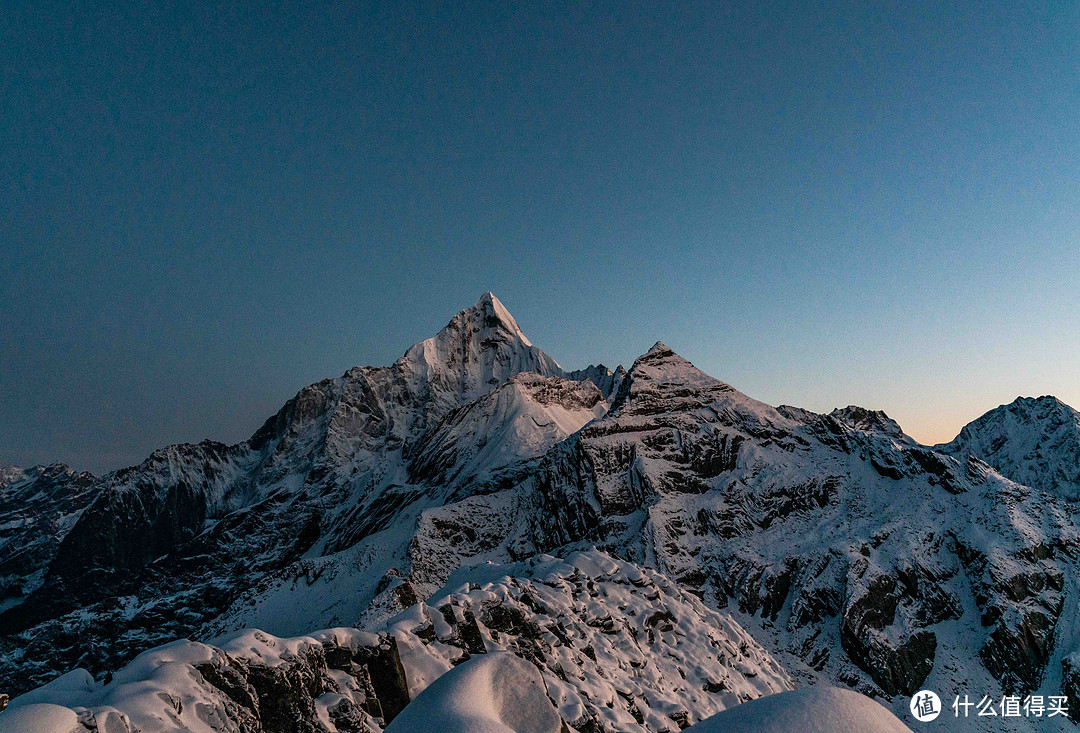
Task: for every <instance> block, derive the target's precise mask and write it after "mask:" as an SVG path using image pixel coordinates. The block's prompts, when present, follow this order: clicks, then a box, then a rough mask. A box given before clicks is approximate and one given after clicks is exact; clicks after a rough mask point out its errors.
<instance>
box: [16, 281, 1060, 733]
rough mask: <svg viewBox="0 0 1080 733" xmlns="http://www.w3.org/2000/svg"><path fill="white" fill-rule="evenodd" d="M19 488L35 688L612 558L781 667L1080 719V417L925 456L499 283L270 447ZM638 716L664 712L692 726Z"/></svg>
mask: <svg viewBox="0 0 1080 733" xmlns="http://www.w3.org/2000/svg"><path fill="white" fill-rule="evenodd" d="M0 486H2V489H0V511H2V512H3V517H2V519H0V690H3V691H5V692H11V693H21V692H25V691H27V690H29V689H31V688H33V687H36V686H37V685H40V684H42V683H44V682H47V681H49V680H50V679H52V678H54V677H56V676H57V675H59V674H61V673H65V672H69V671H71V670H73V669H75V668H83V669H86V670H88V672H89V674H90V675H92V676H97V677H98V678H99V679H100V678H101V677H102V676H103V675H105V674H107V673H109V672H115V671H116V670H119V669H120V668H121V667H123V666H124V665H125V664H126V663H128V662H129V661H131V660H132V659H133V658H134V657H135V656H136V655H138V654H139V653H141V652H143V651H145V650H147V649H149V648H151V647H154V646H156V645H159V644H162V643H165V642H170V641H173V640H175V639H180V638H187V639H191V640H195V641H200V642H206V641H209V642H212V641H213V640H215V639H223V638H226V637H228V636H229V635H231V634H233V633H235V632H237V631H239V630H241V629H245V628H259V629H264V630H265V631H266V632H267V633H268V634H270V635H273V636H276V637H283V638H288V637H303V636H304V635H306V634H310V633H312V632H313V630H315V629H322V628H332V627H360V628H364V629H367V630H379V629H382V630H383V633H384V634H391V631H390V630H388V628H387V627H386V626H385V625H386V624H387V622H388V620H389V619H391V618H396V617H398V615H399V614H402V613H404V612H407V611H409V609H410V608H425V607H418V606H415V604H417V603H418V602H420V601H424V600H427V599H429V598H430V596H431V595H432V594H433V593H436V592H437V591H439V590H440V589H442V588H443V587H444V586H445V585H446V584H447V583H448V582H451V581H452V580H454V573H455V572H456V571H458V570H459V568H467V567H479V566H482V565H483V564H484V563H487V562H496V563H515V562H528V561H530V559H531V558H535V557H537V556H538V555H540V554H541V553H549V554H551V555H557V556H560V557H566V556H568V555H569V554H571V553H573V552H575V551H578V550H590V551H591V548H599V549H600V550H603V551H606V552H608V553H611V554H613V555H615V556H617V557H619V558H623V560H624V561H626V562H629V563H633V564H634V565H635V566H637V567H641V568H647V569H650V570H651V571H655V572H657V573H659V574H660V575H661V576H662V577H664V578H667V579H670V582H671V583H672V584H673V587H677V588H679V589H681V591H680V592H684V593H687V594H690V595H691V596H696V597H697V598H699V599H700V600H701V602H702V603H703V604H704V606H703V607H707V608H712V609H717V610H720V611H722V612H723V618H724V619H728V620H730V621H731V623H735V624H737V625H740V632H741V633H745V634H749V636H750V637H753V638H752V641H754V642H755V643H756V644H759V645H760V646H761V647H763V648H764V650H767V653H768V654H769V655H770V657H769V658H770V659H771V660H774V661H775V663H776V664H777V665H778V667H777V669H780V667H783V668H785V669H786V672H785V671H783V670H780V671H779V672H778V675H777V676H776V679H777V680H788V681H792V680H793V681H794V682H793V683H794V684H796V685H801V684H806V683H809V682H811V681H824V682H829V683H832V684H838V685H841V686H844V687H849V688H853V689H856V690H859V691H862V692H866V693H869V694H872V695H876V696H878V697H880V698H882V699H884V700H886V702H888V701H889V700H892V706H893V709H894V710H895V711H903V710H904V709H906V707H905V706H906V699H903V696H905V695H909V694H910V693H912V692H913V691H915V690H917V689H920V688H921V687H932V688H935V689H941V690H963V689H970V690H974V691H976V692H977V694H980V695H982V694H995V693H997V694H999V695H1000V694H1002V693H1003V692H1014V693H1022V692H1027V691H1038V692H1043V693H1044V694H1047V695H1056V694H1058V693H1059V691H1060V692H1062V693H1066V694H1069V695H1070V702H1071V703H1072V704H1073V705H1075V708H1074V709H1075V710H1076V711H1078V712H1080V697H1077V695H1078V693H1080V684H1078V681H1080V669H1078V665H1077V664H1076V662H1075V659H1076V657H1074V656H1072V653H1073V652H1075V651H1077V650H1078V649H1080V629H1078V628H1076V626H1075V618H1076V616H1077V613H1076V608H1077V601H1078V598H1080V595H1078V587H1080V586H1078V582H1077V560H1076V552H1077V549H1078V547H1080V532H1078V528H1077V525H1078V512H1077V506H1076V504H1075V503H1074V502H1075V501H1076V499H1077V498H1078V497H1080V415H1078V413H1077V412H1076V411H1075V410H1072V409H1071V408H1069V407H1068V406H1066V405H1064V404H1062V403H1060V402H1059V401H1057V400H1055V399H1053V398H1048V397H1044V398H1040V399H1038V400H1017V401H1016V402H1014V403H1013V404H1011V405H1008V406H1005V407H1002V408H998V409H997V410H994V411H991V412H990V413H988V414H987V415H985V416H983V417H982V418H980V419H979V420H976V421H975V422H973V423H972V424H971V425H969V426H968V427H966V428H964V430H963V432H961V434H960V436H958V438H957V439H956V440H955V441H953V442H952V443H949V444H946V445H942V446H936V447H928V446H922V445H919V444H917V443H916V442H915V441H913V440H912V439H910V438H909V437H908V436H906V435H905V434H904V433H903V431H902V430H901V429H900V427H899V426H898V425H897V424H896V423H895V422H893V421H892V420H890V419H889V418H888V417H887V416H885V415H884V414H883V413H881V412H875V411H871V410H866V409H862V408H858V407H848V408H844V409H840V410H835V411H833V412H832V413H830V414H816V413H812V412H809V411H806V410H802V409H799V408H794V407H787V406H780V407H771V406H769V405H766V404H764V403H761V402H758V401H756V400H754V399H751V398H750V397H747V396H746V395H743V394H742V393H740V392H738V391H737V390H735V389H734V388H732V387H730V386H728V385H727V384H724V383H723V382H720V381H719V380H716V379H714V378H712V377H710V376H708V375H706V374H704V373H703V372H701V371H700V370H698V369H696V368H695V367H694V366H693V365H692V364H690V363H689V362H688V361H686V360H685V359H683V358H681V357H680V356H678V355H677V354H676V353H675V352H673V351H672V350H671V349H669V348H668V347H667V346H665V345H664V344H662V343H657V344H656V345H655V346H654V347H653V348H652V349H650V350H649V351H648V352H647V353H646V354H644V355H642V356H641V357H640V358H639V359H637V360H636V361H635V363H634V364H633V366H632V367H631V368H630V369H629V370H623V369H622V368H621V367H620V368H618V369H615V370H611V369H608V368H606V367H604V366H592V367H589V368H587V369H584V370H580V371H574V372H570V371H566V370H565V369H563V368H562V367H561V366H560V365H559V364H558V363H557V362H556V361H555V360H554V359H552V358H551V357H550V356H548V355H547V354H545V353H544V352H543V351H541V350H540V349H538V348H537V347H535V346H533V345H532V344H531V343H530V342H529V340H528V339H527V338H526V337H525V336H524V334H523V333H522V332H521V330H520V329H519V328H518V325H517V323H516V322H515V321H514V318H513V317H512V316H511V315H510V313H509V312H508V311H507V310H506V308H505V307H503V305H502V304H501V303H500V302H499V301H498V299H496V298H495V297H494V296H492V295H491V294H490V293H487V294H485V295H484V296H483V297H482V298H481V299H480V301H479V302H478V303H477V304H476V305H474V306H473V307H471V308H468V309H466V310H464V311H462V312H461V313H459V314H458V315H456V316H454V318H453V319H451V321H450V322H449V323H448V324H447V326H446V327H445V328H444V329H443V330H442V331H440V332H439V333H438V334H437V335H436V336H434V337H433V338H431V339H428V340H426V341H422V342H420V343H418V344H416V345H414V346H412V347H411V348H410V349H408V351H406V353H405V355H404V356H403V357H402V358H401V359H399V360H398V361H397V362H395V363H394V364H393V365H391V366H389V367H357V368H354V369H351V370H349V371H348V372H346V373H345V374H343V375H342V376H341V377H338V378H336V379H328V380H325V381H322V382H319V383H317V384H313V385H311V386H309V387H306V388H304V389H303V390H301V391H300V392H299V393H298V394H297V395H296V396H295V397H294V398H293V399H291V400H290V401H289V402H288V403H286V405H285V406H284V407H282V409H281V410H280V411H279V412H278V413H277V414H276V415H274V416H273V417H271V418H270V419H269V420H268V421H267V422H266V423H265V424H264V425H263V426H262V427H261V428H260V429H259V430H258V431H257V432H256V433H255V434H254V435H253V436H252V437H251V438H250V439H249V440H247V441H245V442H243V443H240V444H237V445H233V446H226V445H222V444H219V443H212V442H203V443H199V444H194V445H192V444H187V445H177V446H170V447H168V448H164V449H162V450H160V451H157V452H155V453H154V454H152V455H151V456H150V457H149V458H147V460H146V461H144V462H143V463H142V464H140V465H138V466H134V467H131V468H126V469H123V470H120V471H116V472H114V473H111V474H108V475H106V476H103V477H100V478H95V477H93V476H90V475H89V474H85V473H75V472H73V471H70V470H68V469H66V468H64V467H62V466H50V467H39V468H34V469H29V470H17V469H4V472H3V473H2V474H0ZM516 602H520V603H525V602H524V601H521V600H520V598H519V599H517V601H516ZM582 604H583V608H582V610H580V613H582V614H585V615H587V613H586V611H587V605H588V604H586V603H585V602H584V601H582ZM526 605H527V604H526ZM426 608H428V610H427V611H418V612H417V613H421V612H422V613H426V614H428V615H429V616H430V610H431V609H430V607H426ZM570 608H571V609H572V610H573V609H575V608H576V606H574V604H570ZM574 612H577V611H574ZM455 613H457V612H455ZM462 613H463V611H462ZM470 613H472V614H473V615H474V616H476V617H480V616H482V612H477V611H470ZM616 615H617V614H616ZM584 617H585V616H583V618H584ZM438 618H439V614H436V615H435V616H434V617H432V621H431V622H432V624H434V627H438V626H439V622H438ZM454 618H455V619H457V620H458V621H459V622H463V619H464V618H465V617H464V616H461V615H460V614H459V615H457V616H455V617H454ZM701 618H704V616H702V617H701ZM490 620H491V619H489V621H490ZM661 622H664V623H667V622H666V621H663V619H661V620H660V621H657V622H656V623H658V624H659V623H661ZM699 622H700V623H716V622H715V621H699ZM479 623H480V626H479V627H478V628H479V629H493V628H496V627H497V625H498V623H500V622H499V621H498V620H497V619H496V620H495V621H494V622H493V623H494V624H495V625H494V626H488V625H486V624H487V623H488V622H487V621H483V620H482V621H480V622H479ZM613 623H614V622H613ZM742 630H745V631H742ZM609 631H610V633H612V634H614V635H620V634H628V633H630V632H629V631H627V630H625V629H621V628H618V627H617V626H613V627H612V629H610V630H609ZM402 633H404V632H402ZM410 633H412V632H410ZM496 633H498V632H497V631H496ZM640 633H644V631H642V632H640ZM519 636H520V635H519ZM268 638H269V637H268ZM350 638H352V637H350ZM395 638H397V640H398V643H399V644H400V643H402V641H403V639H404V638H405V637H404V636H399V637H395ZM748 638H749V637H748ZM320 639H322V637H320ZM324 641H325V639H322V641H320V643H323V642H324ZM369 641H370V640H369ZM569 643H570V642H569V641H567V642H566V644H568V645H569ZM372 644H374V642H372ZM560 644H563V642H561V641H560V640H559V639H558V638H557V636H556V637H555V639H554V641H553V642H549V647H550V648H558V647H559V645H560ZM354 646H356V645H354ZM369 646H371V644H369ZM351 648H353V647H350V649H351ZM356 648H357V649H358V648H359V646H356ZM371 648H374V647H371ZM550 648H549V650H548V651H547V652H545V654H550V653H551V652H550ZM324 652H325V650H324ZM517 652H521V653H522V654H525V653H524V652H523V651H521V648H518V649H516V653H517ZM580 653H582V654H584V653H585V652H584V651H581V652H580ZM526 656H527V655H526ZM534 661H537V663H539V664H541V665H542V664H543V662H542V661H540V660H535V659H534ZM350 663H351V661H350ZM448 666H449V664H448ZM549 671H550V670H549ZM407 672H408V668H407V665H406V673H407ZM684 673H685V670H684ZM327 674H328V675H329V673H327ZM415 674H419V673H415ZM552 674H556V676H557V673H555V672H552ZM644 674H645V673H644V672H637V671H632V672H629V673H628V676H627V679H628V680H630V679H632V680H636V682H633V684H639V685H640V684H642V680H643V679H644V677H642V675H644ZM330 676H333V675H330ZM358 684H359V683H358ZM570 684H572V683H570ZM626 684H631V683H630V682H626V683H624V684H623V686H625V685H626ZM702 684H703V685H704V684H705V683H704V682H703V683H702ZM778 684H780V683H778ZM785 684H786V683H785ZM361 686H362V685H361ZM614 689H615V691H616V693H620V692H625V690H619V689H618V688H614ZM549 690H550V686H549ZM721 693H722V691H720V690H714V691H713V692H712V693H708V694H715V695H720V694H721ZM591 694H594V693H593V692H592V688H588V694H586V693H583V692H579V693H578V698H577V700H578V703H579V704H580V711H584V712H581V716H585V714H586V713H587V712H588V710H589V705H593V707H594V708H595V707H596V706H595V701H591V698H590V697H589V696H590V695H591ZM687 694H689V693H687ZM694 694H695V695H697V694H698V692H696V691H695V693H694ZM973 694H975V693H973ZM616 698H617V699H619V700H624V701H625V698H624V697H620V695H619V694H616ZM687 699H689V698H687ZM694 704H697V703H694ZM694 704H691V702H686V701H684V702H683V703H682V707H681V708H680V709H681V710H682V711H684V712H686V713H687V716H688V718H693V717H695V716H700V715H703V714H704V713H705V712H706V710H707V709H708V706H707V705H706V706H704V707H701V706H699V708H695V707H694ZM361 707H362V706H361ZM634 707H635V709H637V711H638V713H639V715H640V717H641V718H642V721H644V722H642V721H637V722H636V723H635V724H638V725H642V726H644V728H643V729H645V730H663V729H664V728H663V727H662V725H668V723H662V721H660V719H661V718H663V719H666V720H668V721H674V722H673V723H671V724H672V725H675V726H676V727H677V726H678V725H680V724H683V723H685V722H687V720H675V719H673V718H670V716H668V715H667V713H664V715H659V713H658V717H657V718H656V719H655V720H653V719H651V718H649V715H648V714H647V712H646V711H644V710H642V709H641V706H640V705H638V704H637V703H634ZM363 709H364V710H365V711H367V712H365V715H373V714H372V713H371V712H370V711H369V710H368V709H367V708H363ZM372 709H374V708H373V707H372ZM609 709H614V708H609ZM620 709H621V710H623V711H624V712H626V714H627V715H629V718H628V720H635V721H636V716H635V715H634V714H633V710H632V709H631V708H630V707H629V706H623V707H622V708H620ZM715 709H722V707H719V708H715ZM575 710H577V708H575ZM580 711H579V712H580ZM668 712H670V711H668ZM676 712H678V711H676ZM567 715H569V713H567ZM375 717H377V716H374V717H372V721H375ZM592 718H593V719H596V720H597V721H600V722H598V723H597V725H607V726H608V727H601V728H597V730H601V729H603V730H615V729H618V728H619V725H620V723H617V722H610V721H609V722H608V723H606V724H604V723H603V716H601V715H593V716H592ZM580 719H581V720H584V719H585V718H584V717H581V718H580ZM564 720H566V718H565V717H564ZM650 720H651V721H652V722H649V721H650ZM658 721H660V722H658ZM384 722H385V721H384ZM568 722H570V721H568ZM579 722H580V721H579ZM689 722H693V721H692V720H690V721H689ZM373 724H376V723H375V722H373ZM610 726H614V727H610Z"/></svg>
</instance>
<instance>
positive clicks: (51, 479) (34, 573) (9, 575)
mask: <svg viewBox="0 0 1080 733" xmlns="http://www.w3.org/2000/svg"><path fill="white" fill-rule="evenodd" d="M93 484H94V476H93V475H91V474H89V473H85V472H76V471H72V470H71V469H69V468H68V467H67V466H63V465H60V464H53V465H51V466H34V467H33V468H28V469H20V468H16V467H14V466H8V467H6V468H0V611H3V610H4V609H6V608H10V607H12V606H14V605H17V604H19V603H21V602H22V600H23V599H24V598H25V597H26V596H28V595H29V594H30V593H31V592H33V591H34V590H36V589H37V587H38V586H39V585H40V584H41V582H42V579H43V577H44V575H45V569H46V567H47V566H48V564H49V563H50V562H52V560H53V558H54V557H55V556H56V552H57V549H58V548H59V546H60V540H61V539H63V537H64V536H65V535H66V534H67V533H68V532H69V531H70V530H71V527H72V526H74V525H75V522H76V521H77V520H78V518H79V516H80V515H81V514H82V512H83V510H84V509H85V508H86V505H87V504H89V503H90V501H91V500H92V499H93V498H94V492H93Z"/></svg>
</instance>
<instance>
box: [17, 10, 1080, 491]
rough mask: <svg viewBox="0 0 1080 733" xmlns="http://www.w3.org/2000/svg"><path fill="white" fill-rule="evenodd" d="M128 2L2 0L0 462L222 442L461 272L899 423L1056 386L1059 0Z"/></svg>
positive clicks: (1075, 43)
mask: <svg viewBox="0 0 1080 733" xmlns="http://www.w3.org/2000/svg"><path fill="white" fill-rule="evenodd" d="M149 5H150V4H145V3H142V2H138V3H100V4H97V3H76V4H71V3H58V4H55V5H49V4H43V3H37V2H19V3H13V4H9V6H7V7H6V8H5V9H4V11H3V13H0V65H2V78H0V99H2V100H3V101H2V104H0V130H3V139H2V141H0V464H4V463H16V464H20V465H27V464H33V463H40V462H50V461H54V460H60V461H64V462H67V463H69V464H71V465H73V466H75V467H78V468H89V469H92V470H95V471H103V470H107V469H113V468H117V467H120V466H122V465H126V464H131V463H134V462H137V461H139V460H141V458H142V457H144V456H145V455H146V454H147V453H149V452H150V451H151V450H152V449H154V448H156V447H160V446H162V445H165V444H168V443H174V442H181V441H196V440H200V439H202V438H204V437H210V438H214V439H218V440H223V441H229V442H232V441H238V440H241V439H243V438H246V437H247V436H248V435H250V434H251V433H252V432H253V431H254V430H255V429H256V428H257V427H258V426H259V425H260V424H261V422H262V421H263V420H264V419H265V418H266V417H268V416H269V415H271V414H272V413H273V412H274V411H276V409H277V408H278V407H279V406H280V405H281V404H282V403H283V402H284V401H285V400H286V399H288V398H289V397H290V396H292V395H293V394H294V393H295V392H296V391H297V390H298V389H299V388H300V387H302V386H304V385H305V384H308V383H310V382H313V381H315V380H317V379H320V378H323V377H327V376H335V375H338V374H340V373H342V372H343V371H345V370H346V369H347V368H349V367H351V366H353V365H357V364H388V363H390V362H392V361H393V360H394V359H395V358H397V357H398V356H400V355H401V353H402V352H404V350H405V349H406V348H407V347H408V346H409V345H410V344H411V343H413V342H415V341H417V340H420V339H422V338H425V337H427V336H429V335H431V334H433V333H434V332H435V331H437V330H438V329H439V328H440V327H442V326H443V325H444V324H445V323H446V321H447V320H449V318H450V316H452V315H453V314H454V313H455V312H456V311H458V310H460V309H461V308H463V307H466V306H469V305H471V304H472V303H474V302H475V301H476V300H477V298H478V297H479V296H480V294H481V293H483V292H484V291H485V290H492V291H494V292H495V293H496V295H498V296H499V297H500V298H501V299H502V301H503V302H504V303H505V304H506V305H507V307H508V308H509V309H510V311H511V312H512V313H514V315H515V316H516V318H517V320H518V322H519V323H520V325H521V326H522V328H523V330H524V331H525V333H526V334H528V336H529V337H530V339H531V340H532V341H533V342H534V343H536V344H537V345H538V346H540V347H541V348H543V349H545V350H546V351H548V352H549V353H550V354H552V355H553V356H554V357H555V358H557V359H558V360H559V361H560V362H561V363H562V364H563V365H564V366H566V367H568V368H576V367H581V366H585V365H586V364H588V363H590V362H596V361H602V362H604V363H606V364H608V365H612V366H613V365H615V364H618V363H622V364H626V365H629V364H630V363H631V362H632V361H633V359H634V358H635V357H636V356H637V355H639V354H641V353H642V352H644V351H645V350H647V349H648V348H649V347H650V346H651V345H652V343H653V342H654V341H656V340H657V339H662V340H663V341H665V342H666V343H667V344H668V345H670V346H671V347H673V348H674V349H675V350H676V351H678V352H680V353H681V354H683V355H684V356H686V357H687V358H689V359H690V360H691V361H693V362H694V363H696V364H697V365H698V366H699V367H701V368H702V369H704V370H705V371H707V372H709V373H710V374H713V375H715V376H717V377H719V378H721V379H724V380H725V381H727V382H730V383H731V384H733V385H734V386H736V387H737V388H739V389H741V390H742V391H744V392H746V393H748V394H750V395H751V396H754V397H757V398H759V399H763V400H765V401H767V402H770V403H772V404H779V403H788V404H795V405H800V406H803V407H808V408H811V409H815V410H828V409H831V408H833V407H835V406H839V405H846V404H849V403H855V404H860V405H864V406H867V407H873V408H881V409H884V410H886V411H887V412H888V413H889V414H890V415H892V416H893V417H895V418H896V419H897V420H898V421H899V422H900V423H901V425H902V426H903V427H904V428H905V429H906V430H907V431H908V432H909V433H910V434H911V435H913V436H914V437H916V438H918V439H920V440H922V441H924V442H937V441H943V440H948V439H950V438H952V437H953V436H954V435H955V434H956V432H957V431H958V430H959V428H960V427H961V426H962V425H963V424H964V423H966V422H967V421H969V420H971V419H973V418H974V417H976V416H978V415H979V414H981V413H982V412H984V411H986V410H988V409H990V408H993V407H995V406H997V405H999V404H1001V403H1004V402H1009V401H1011V400H1012V399H1013V398H1015V397H1016V396H1017V395H1041V394H1055V395H1057V396H1059V397H1061V398H1062V399H1064V400H1065V401H1066V402H1069V403H1070V404H1072V405H1074V406H1078V407H1080V327H1078V323H1077V316H1078V314H1080V4H1077V3H1072V2H1059V1H1057V0H1055V1H1054V2H1046V3H1012V4H1006V3H994V2H975V3H972V2H957V3H945V2H943V3H906V2H896V3H862V2H860V3H845V2H837V1H835V0H829V1H828V2H820V3H818V2H799V3H789V4H788V3H770V4H765V3H762V4H756V3H755V4H741V3H722V2H707V3H687V4H671V5H669V4H667V3H648V4H646V3H640V4H639V3H631V2H612V3H574V4H569V3H568V4H565V5H564V4H555V3H551V4H549V3H536V4H506V3H501V2H492V3H460V4H459V3H434V4H420V3H415V4H414V3H398V2H391V3H385V4H380V3H356V4H353V3H342V4H340V5H330V6H323V5H318V4H315V3H289V4H285V5H282V6H280V7H274V4H272V3H251V4H247V5H245V6H244V7H243V8H241V9H229V8H223V7H218V6H216V5H210V4H198V5H199V9H190V8H185V7H184V6H185V5H187V4H184V3H169V4H167V5H166V4H153V5H155V6H156V7H149ZM354 5H359V6H360V7H354Z"/></svg>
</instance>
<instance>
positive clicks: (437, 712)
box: [386, 652, 566, 733]
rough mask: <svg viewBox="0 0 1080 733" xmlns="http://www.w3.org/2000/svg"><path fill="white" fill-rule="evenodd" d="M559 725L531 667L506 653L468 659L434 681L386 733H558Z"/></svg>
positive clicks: (552, 706) (556, 714)
mask: <svg viewBox="0 0 1080 733" xmlns="http://www.w3.org/2000/svg"><path fill="white" fill-rule="evenodd" d="M565 730H566V729H565V727H564V726H563V721H562V719H561V718H559V714H558V713H557V712H556V711H555V706H554V705H553V704H552V702H551V700H550V699H549V698H548V692H547V689H546V688H545V686H544V678H543V677H541V676H540V672H539V670H537V669H536V667H534V666H533V665H532V664H530V663H529V662H526V661H525V660H524V659H521V658H520V657H518V656H515V655H513V654H510V653H508V652H495V653H493V654H485V655H482V656H479V657H473V658H472V659H470V660H468V661H467V662H465V663H463V664H462V665H461V666H459V667H457V668H455V669H453V670H451V671H450V672H447V673H446V674H444V675H443V676H442V677H440V678H439V679H437V680H435V682H433V683H432V684H431V685H429V686H428V688H427V689H426V690H424V692H423V693H421V695H420V696H419V697H417V698H416V699H415V700H413V702H412V703H411V704H410V705H409V706H408V707H407V708H405V710H404V712H402V714H401V715H399V716H398V717H397V718H396V719H395V720H394V722H393V723H391V724H390V726H389V727H388V728H387V729H386V733H429V732H430V733H560V731H565Z"/></svg>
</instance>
